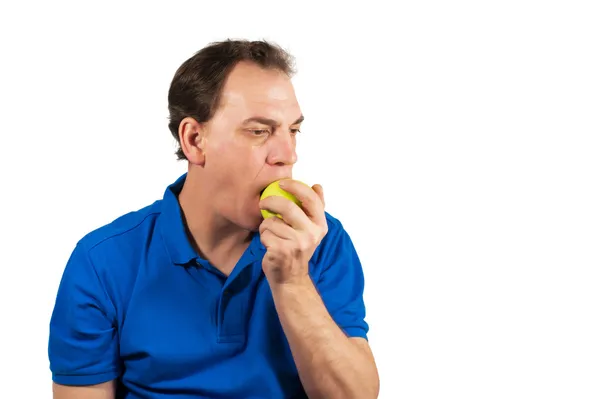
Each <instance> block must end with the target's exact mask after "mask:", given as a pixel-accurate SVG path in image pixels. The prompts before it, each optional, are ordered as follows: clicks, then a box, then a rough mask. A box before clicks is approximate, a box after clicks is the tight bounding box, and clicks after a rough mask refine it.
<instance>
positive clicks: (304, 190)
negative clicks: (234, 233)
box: [259, 180, 327, 285]
mask: <svg viewBox="0 0 600 399" xmlns="http://www.w3.org/2000/svg"><path fill="white" fill-rule="evenodd" d="M279 186H280V187H281V188H282V189H284V190H285V191H288V192H289V193H291V194H293V195H295V196H296V198H298V199H299V200H300V202H301V203H302V208H300V207H298V206H296V204H294V203H293V202H292V201H290V200H288V199H286V198H283V197H279V196H271V197H267V198H265V199H264V200H262V201H261V202H260V207H261V208H262V209H268V210H269V211H271V212H274V213H278V214H280V215H281V217H282V218H283V220H282V219H280V218H278V217H270V218H268V219H265V220H264V221H263V222H262V223H261V225H260V228H259V231H260V240H261V242H262V243H263V245H264V246H265V247H266V248H267V253H266V254H265V256H264V258H263V264H262V265H263V270H264V272H265V275H266V276H267V279H268V281H269V283H270V284H271V285H273V284H289V283H293V284H295V283H303V282H305V281H306V278H307V277H308V261H309V260H310V258H311V257H312V255H313V253H314V252H315V249H316V248H317V246H318V245H319V244H320V243H321V240H322V239H323V237H325V234H327V220H326V219H325V210H324V208H325V199H324V196H323V188H322V187H321V186H320V185H318V184H316V185H314V186H312V188H311V187H308V186H306V185H304V184H302V183H300V182H298V181H294V180H283V181H281V182H280V183H279Z"/></svg>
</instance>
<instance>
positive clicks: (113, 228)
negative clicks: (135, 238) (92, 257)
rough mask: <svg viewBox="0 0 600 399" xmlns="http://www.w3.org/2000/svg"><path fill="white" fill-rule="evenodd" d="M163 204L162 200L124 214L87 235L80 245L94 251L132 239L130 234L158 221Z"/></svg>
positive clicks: (80, 241)
mask: <svg viewBox="0 0 600 399" xmlns="http://www.w3.org/2000/svg"><path fill="white" fill-rule="evenodd" d="M161 204H162V200H157V201H155V202H154V203H152V204H150V205H147V206H145V207H143V208H141V209H138V210H136V211H132V212H128V213H126V214H123V215H121V216H119V217H117V218H116V219H114V220H113V221H111V222H109V223H107V224H105V225H103V226H101V227H98V228H96V229H94V230H92V231H90V232H89V233H87V234H86V235H85V236H83V237H82V238H81V239H80V240H79V242H78V245H82V246H84V247H85V248H86V249H87V250H92V249H93V248H95V247H97V246H99V245H101V244H103V243H108V242H111V241H113V240H115V239H117V240H124V241H127V240H128V239H130V233H135V232H136V231H137V230H138V229H140V228H142V226H144V224H146V223H153V222H154V221H155V220H156V218H157V217H158V216H159V215H160V213H161V208H162V207H161Z"/></svg>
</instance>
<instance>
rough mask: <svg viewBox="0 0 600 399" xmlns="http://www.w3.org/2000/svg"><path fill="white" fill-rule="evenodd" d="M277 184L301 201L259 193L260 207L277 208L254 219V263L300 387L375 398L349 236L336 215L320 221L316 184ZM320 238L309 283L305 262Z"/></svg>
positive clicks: (316, 394) (314, 393)
mask: <svg viewBox="0 0 600 399" xmlns="http://www.w3.org/2000/svg"><path fill="white" fill-rule="evenodd" d="M279 186H280V187H281V188H282V189H284V190H286V191H288V192H290V193H291V194H292V195H295V196H296V197H297V198H298V199H299V200H300V203H301V206H300V207H299V206H296V204H294V203H293V202H292V201H289V200H287V199H285V198H283V197H278V196H271V197H267V198H264V199H262V200H261V202H260V207H261V209H268V210H270V211H271V212H273V213H275V214H279V215H281V218H277V217H270V218H267V219H265V220H264V221H263V223H261V225H260V228H259V232H260V239H261V242H262V243H263V245H264V246H265V248H266V249H267V251H266V253H265V255H264V257H263V263H262V267H263V271H264V273H265V276H266V277H267V281H268V282H269V286H270V287H271V292H272V294H273V300H274V303H275V308H276V310H277V314H278V316H279V320H280V323H281V325H282V327H283V330H284V333H285V335H286V337H287V340H288V343H289V345H290V349H291V351H292V355H293V357H294V362H295V363H296V368H297V369H298V373H299V375H300V379H301V381H302V385H303V386H304V390H305V391H306V392H307V393H308V395H309V396H310V397H311V398H312V399H314V398H328V399H329V398H331V399H335V398H344V399H349V398H360V399H370V398H376V397H377V395H378V394H379V376H378V373H377V367H376V365H375V361H374V359H373V355H372V353H371V349H370V348H369V345H368V344H367V341H366V339H365V338H366V333H367V329H368V326H367V324H366V323H365V321H364V316H365V309H364V303H363V298H362V294H363V287H364V281H363V273H362V267H361V265H360V260H359V259H358V255H357V253H356V251H355V249H354V247H353V245H352V241H351V240H350V237H349V236H348V235H347V233H346V232H345V231H344V230H343V228H342V226H341V224H340V223H339V222H336V221H334V220H333V219H331V220H330V221H329V222H328V219H327V215H326V213H325V211H324V206H325V199H324V195H323V188H322V187H321V186H320V185H314V186H313V187H312V188H310V187H308V186H306V185H304V184H302V183H299V182H297V181H293V180H284V181H280V183H279ZM330 222H331V227H332V228H333V230H332V231H331V232H330V231H329V224H330ZM328 233H329V234H328ZM325 236H327V238H326V239H325V242H322V240H323V239H324V238H325ZM320 243H322V244H323V246H322V247H321V251H320V253H319V254H318V255H317V256H316V257H315V262H317V264H319V266H320V269H321V272H320V273H319V274H320V275H319V278H318V281H316V284H317V287H318V290H317V287H315V285H314V284H313V281H312V277H311V275H310V273H309V270H310V267H309V262H310V260H311V259H312V258H313V257H314V255H315V250H316V248H317V246H319V244H320ZM349 337H356V338H349Z"/></svg>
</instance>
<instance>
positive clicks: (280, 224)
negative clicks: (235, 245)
mask: <svg viewBox="0 0 600 399" xmlns="http://www.w3.org/2000/svg"><path fill="white" fill-rule="evenodd" d="M267 231H269V232H271V233H272V234H274V235H275V236H276V237H278V238H281V239H284V240H291V239H293V238H294V237H296V235H297V234H298V233H297V232H296V231H295V230H294V229H293V228H292V227H291V226H290V225H288V224H287V223H285V222H284V221H283V220H281V219H279V218H278V217H270V218H268V219H265V220H264V221H263V222H262V223H261V224H260V227H259V232H260V233H261V234H264V233H265V232H267Z"/></svg>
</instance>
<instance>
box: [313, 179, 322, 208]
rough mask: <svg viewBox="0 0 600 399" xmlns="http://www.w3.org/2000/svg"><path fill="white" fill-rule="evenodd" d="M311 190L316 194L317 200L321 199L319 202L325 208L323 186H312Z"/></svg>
mask: <svg viewBox="0 0 600 399" xmlns="http://www.w3.org/2000/svg"><path fill="white" fill-rule="evenodd" d="M312 189H313V190H314V191H315V193H317V195H318V196H319V198H321V202H322V203H323V207H325V193H324V192H323V186H321V185H320V184H315V185H314V186H312Z"/></svg>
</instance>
